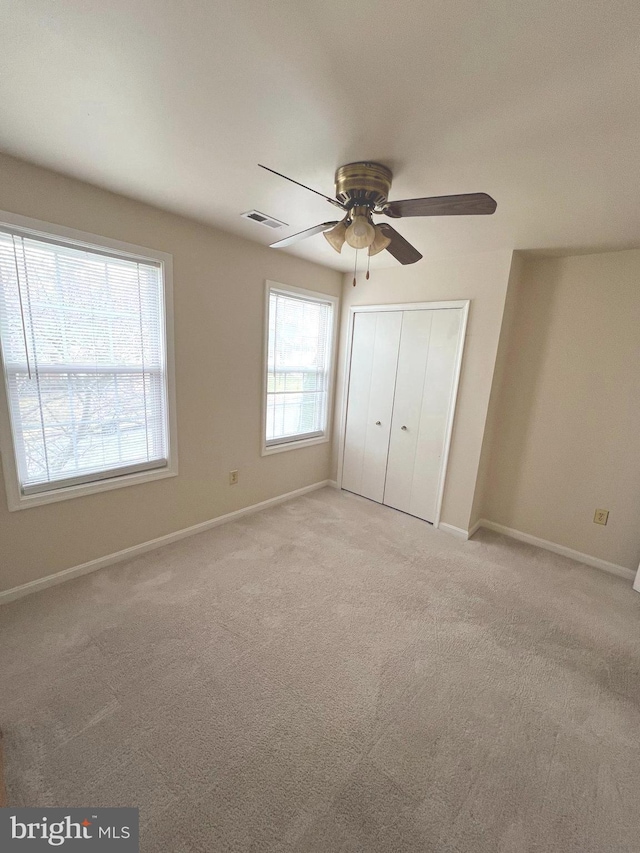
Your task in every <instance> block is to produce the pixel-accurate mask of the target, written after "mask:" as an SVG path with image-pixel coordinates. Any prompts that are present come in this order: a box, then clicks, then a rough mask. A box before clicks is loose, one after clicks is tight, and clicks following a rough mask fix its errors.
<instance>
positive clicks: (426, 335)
mask: <svg viewBox="0 0 640 853" xmlns="http://www.w3.org/2000/svg"><path fill="white" fill-rule="evenodd" d="M462 316H463V311H462V309H460V308H447V309H426V310H416V311H387V312H384V311H381V312H372V313H362V314H360V313H358V314H356V315H355V321H354V333H353V346H352V356H351V374H350V381H349V396H348V407H347V424H346V440H345V449H344V466H343V479H342V487H343V488H344V489H347V490H348V491H352V492H356V493H357V494H360V495H364V496H365V497H368V498H371V499H373V500H376V501H378V502H380V503H384V504H386V505H387V506H391V507H394V508H395V509H399V510H402V511H403V512H407V513H410V514H411V515H415V516H418V517H419V518H423V519H425V520H426V521H430V522H433V521H434V520H435V518H436V515H437V509H438V496H439V493H440V481H441V477H442V471H443V460H444V452H445V445H446V440H447V431H448V427H449V421H450V417H451V409H452V404H453V393H454V387H455V378H456V367H457V364H458V348H459V342H460V334H461V331H462Z"/></svg>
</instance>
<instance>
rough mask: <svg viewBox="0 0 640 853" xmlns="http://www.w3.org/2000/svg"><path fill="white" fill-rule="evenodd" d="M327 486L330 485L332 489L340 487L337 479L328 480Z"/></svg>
mask: <svg viewBox="0 0 640 853" xmlns="http://www.w3.org/2000/svg"><path fill="white" fill-rule="evenodd" d="M327 486H329V487H330V488H331V489H339V488H340V486H339V485H338V481H337V480H327Z"/></svg>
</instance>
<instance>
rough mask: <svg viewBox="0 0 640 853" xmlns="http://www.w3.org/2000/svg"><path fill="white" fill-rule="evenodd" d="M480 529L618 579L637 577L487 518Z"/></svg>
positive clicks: (587, 555)
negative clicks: (591, 567) (616, 576)
mask: <svg viewBox="0 0 640 853" xmlns="http://www.w3.org/2000/svg"><path fill="white" fill-rule="evenodd" d="M478 527H484V528H486V529H487V530H493V531H494V532H495V533H502V534H504V535H505V536H510V537H511V538H512V539H517V540H518V541H519V542H526V543H527V545H535V546H536V547H538V548H544V549H545V550H546V551H553V553H554V554H560V555H561V556H563V557H569V558H570V559H571V560H577V561H578V562H579V563H585V564H586V565H587V566H593V567H594V568H596V569H602V570H603V571H605V572H609V574H612V575H618V577H621V578H625V579H626V580H633V579H634V578H635V575H636V573H635V572H634V571H633V569H627V568H626V567H625V566H618V565H617V564H616V563H609V562H607V560H601V559H600V558H599V557H592V556H591V555H590V554H582V553H581V552H580V551H574V550H573V548H567V547H565V546H564V545H557V544H556V543H555V542H549V541H548V540H547V539H539V538H538V537H537V536H532V535H531V534H530V533H523V532H522V531H521V530H515V529H514V528H513V527H505V526H504V525H503V524H497V523H496V522H495V521H488V520H487V519H486V518H482V519H480V521H479V522H478V523H477V525H476V526H475V530H477V528H478ZM475 530H474V532H475ZM470 535H472V534H470Z"/></svg>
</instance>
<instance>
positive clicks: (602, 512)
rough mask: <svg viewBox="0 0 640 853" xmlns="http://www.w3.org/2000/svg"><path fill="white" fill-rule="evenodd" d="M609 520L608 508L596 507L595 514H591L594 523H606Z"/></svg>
mask: <svg viewBox="0 0 640 853" xmlns="http://www.w3.org/2000/svg"><path fill="white" fill-rule="evenodd" d="M608 520H609V510H608V509H597V510H596V514H595V515H594V516H593V521H594V524H606V523H607V521H608Z"/></svg>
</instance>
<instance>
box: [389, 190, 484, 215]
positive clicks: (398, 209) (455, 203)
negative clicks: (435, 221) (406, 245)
mask: <svg viewBox="0 0 640 853" xmlns="http://www.w3.org/2000/svg"><path fill="white" fill-rule="evenodd" d="M497 206H498V205H497V204H496V202H495V201H494V199H492V198H491V196H490V195H487V194H486V193H465V194H463V195H440V196H432V197H431V198H408V199H405V200H404V201H392V202H389V204H388V205H387V207H386V208H385V210H384V213H386V215H387V216H391V217H393V218H394V219H399V218H400V217H402V216H482V215H483V214H489V213H493V212H494V211H495V209H496V207H497Z"/></svg>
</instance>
